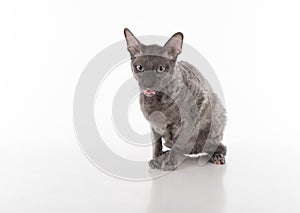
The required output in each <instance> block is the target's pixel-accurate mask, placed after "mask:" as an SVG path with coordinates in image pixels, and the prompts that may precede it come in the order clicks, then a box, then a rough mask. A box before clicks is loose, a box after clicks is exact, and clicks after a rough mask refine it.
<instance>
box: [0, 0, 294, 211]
mask: <svg viewBox="0 0 300 213" xmlns="http://www.w3.org/2000/svg"><path fill="white" fill-rule="evenodd" d="M299 7H300V5H298V1H296V0H294V1H291V0H285V1H283V0H282V1H276V0H272V1H271V0H270V1H267V0H261V1H259V0H256V1H254V0H253V1H241V0H231V1H221V0H220V1H217V0H211V1H177V0H172V1H156V0H153V1H145V2H143V1H113V0H110V1H107V2H106V1H105V2H101V1H1V3H0V30H1V32H0V38H1V39H0V58H1V60H0V72H1V74H0V97H1V102H0V106H1V108H0V109H1V110H0V128H1V134H0V168H1V169H0V212H6V213H8V212H22V213H24V212H26V213H27V212H30V213H33V212H130V213H132V212H189V211H190V212H228V213H232V212H298V211H299V208H300V204H299V201H298V199H299V197H300V186H299V178H300V172H299V165H298V164H299V149H300V146H299V137H298V132H299V114H300V113H299V107H300V101H299V95H298V91H299V89H300V86H299V72H300V70H299V68H300V65H299V57H300V22H299V20H300V13H299V9H300V8H299ZM124 27H129V28H130V29H131V30H132V31H133V32H134V33H135V34H136V35H152V34H154V35H164V36H169V35H172V34H173V33H175V32H177V31H181V32H183V33H184V35H185V41H186V42H188V43H189V44H191V45H193V46H194V47H195V48H196V49H198V51H199V52H200V53H201V54H202V55H203V56H204V57H206V59H207V60H208V61H209V63H210V64H211V65H212V66H213V68H214V70H215V72H216V74H217V75H218V77H219V80H220V81H221V83H222V86H223V90H224V93H225V100H226V107H227V110H228V117H229V120H228V126H227V128H226V132H225V138H224V143H225V144H226V145H227V146H228V158H227V165H226V166H219V167H218V166H214V165H207V166H205V167H197V166H196V162H194V161H193V160H191V161H189V162H187V163H185V165H183V166H182V168H181V169H178V170H177V171H175V172H173V173H171V174H170V175H167V176H165V177H164V178H160V179H157V180H155V181H148V182H126V181H122V180H118V179H115V178H113V177H110V176H108V175H106V174H104V173H102V172H101V171H99V170H98V169H96V168H95V167H94V166H93V165H92V164H91V163H90V162H89V161H88V160H87V159H86V157H85V156H84V155H83V153H82V152H81V150H80V148H79V145H78V143H77V140H76V136H75V134H74V130H73V123H72V101H73V95H74V91H75V87H76V82H77V80H78V79H79V76H80V74H81V72H82V70H83V69H84V67H85V66H86V64H87V63H88V62H89V61H90V60H91V58H92V57H94V56H95V55H96V54H97V53H98V52H100V51H101V50H102V49H103V48H105V47H107V46H109V45H110V44H112V43H114V42H116V41H119V40H121V39H123V28H124ZM129 71H130V70H129V69H128V72H129Z"/></svg>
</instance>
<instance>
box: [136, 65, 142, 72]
mask: <svg viewBox="0 0 300 213" xmlns="http://www.w3.org/2000/svg"><path fill="white" fill-rule="evenodd" d="M135 67H136V69H137V71H140V72H143V71H144V67H143V66H142V65H140V64H139V65H136V66H135Z"/></svg>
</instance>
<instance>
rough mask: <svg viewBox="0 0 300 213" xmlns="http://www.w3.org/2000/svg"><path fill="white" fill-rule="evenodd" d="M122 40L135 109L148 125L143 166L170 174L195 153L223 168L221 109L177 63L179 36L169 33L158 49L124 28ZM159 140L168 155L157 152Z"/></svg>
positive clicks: (195, 75) (200, 80) (197, 77)
mask: <svg viewBox="0 0 300 213" xmlns="http://www.w3.org/2000/svg"><path fill="white" fill-rule="evenodd" d="M124 35H125V39H126V42H127V50H128V51H129V53H130V57H131V69H132V73H133V76H134V78H135V79H136V80H137V82H138V84H139V89H140V106H141V110H142V112H143V114H144V116H145V118H146V119H147V121H148V122H149V123H150V126H151V132H152V148H153V158H152V159H151V160H150V161H149V162H148V164H149V167H150V168H152V169H162V170H174V169H176V168H177V167H178V166H179V164H180V163H181V162H182V161H183V160H184V158H185V156H186V155H187V154H199V153H206V154H207V155H208V161H209V162H211V163H215V164H224V163H225V155H226V152H227V147H226V146H225V145H223V144H222V143H221V141H222V138H223V131H224V128H225V125H226V121H227V116H226V110H225V108H224V106H223V105H222V104H221V101H220V100H219V98H218V96H217V95H216V94H215V93H214V92H213V90H212V88H211V86H210V85H209V83H208V82H207V80H206V79H205V78H204V77H203V76H202V74H201V73H200V72H199V71H198V70H197V69H196V68H195V67H194V66H193V65H191V64H189V63H188V62H184V61H177V57H178V55H179V54H180V53H181V52H182V46H183V34H182V33H181V32H177V33H175V34H174V35H173V36H172V37H171V38H170V39H169V40H168V41H167V42H166V43H165V44H164V46H159V45H156V44H154V45H144V44H143V43H141V42H140V41H139V40H138V39H137V38H136V37H135V36H134V35H133V33H132V32H131V31H130V30H129V29H128V28H125V29H124ZM193 106H194V107H193ZM162 139H163V140H164V145H165V146H166V147H168V148H170V150H168V151H163V146H162Z"/></svg>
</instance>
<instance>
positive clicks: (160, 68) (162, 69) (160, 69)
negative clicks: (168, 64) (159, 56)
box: [157, 65, 166, 72]
mask: <svg viewBox="0 0 300 213" xmlns="http://www.w3.org/2000/svg"><path fill="white" fill-rule="evenodd" d="M165 70H166V68H165V67H164V66H162V65H159V66H158V68H157V72H164V71H165Z"/></svg>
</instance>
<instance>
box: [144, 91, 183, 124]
mask: <svg viewBox="0 0 300 213" xmlns="http://www.w3.org/2000/svg"><path fill="white" fill-rule="evenodd" d="M140 105H141V110H142V112H143V114H144V116H145V118H146V119H147V120H148V121H149V122H150V123H151V124H153V125H154V124H155V123H157V122H158V123H160V122H161V119H164V120H165V121H166V122H167V123H168V124H169V123H174V122H175V121H178V120H180V113H179V109H178V106H177V105H176V103H175V102H174V101H173V100H172V99H170V98H168V97H151V98H148V97H143V96H142V97H140ZM154 115H156V116H160V117H164V118H160V119H155V117H156V116H154Z"/></svg>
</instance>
